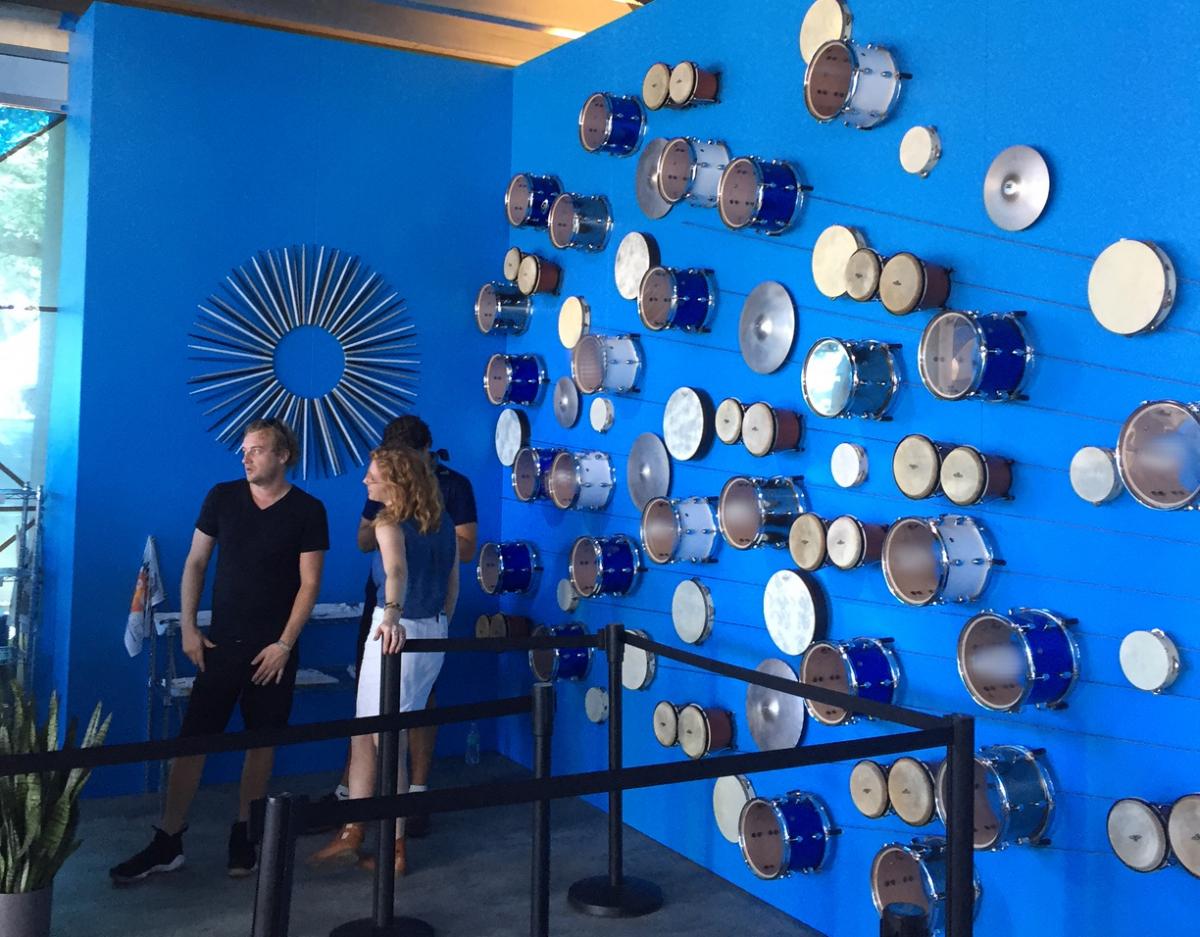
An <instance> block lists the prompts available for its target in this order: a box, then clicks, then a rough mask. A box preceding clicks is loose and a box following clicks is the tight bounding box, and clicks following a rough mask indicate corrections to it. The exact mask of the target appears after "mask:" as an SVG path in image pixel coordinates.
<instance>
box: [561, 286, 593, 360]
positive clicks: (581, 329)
mask: <svg viewBox="0 0 1200 937" xmlns="http://www.w3.org/2000/svg"><path fill="white" fill-rule="evenodd" d="M591 322H592V307H591V306H589V305H588V304H587V300H585V299H584V298H583V297H582V296H568V297H567V298H566V299H564V300H563V304H562V306H560V307H559V310H558V340H559V341H560V342H562V346H563V348H567V349H571V348H574V347H575V346H576V345H578V344H579V340H580V339H581V338H583V336H585V335H587V333H588V329H589V328H590V326H591Z"/></svg>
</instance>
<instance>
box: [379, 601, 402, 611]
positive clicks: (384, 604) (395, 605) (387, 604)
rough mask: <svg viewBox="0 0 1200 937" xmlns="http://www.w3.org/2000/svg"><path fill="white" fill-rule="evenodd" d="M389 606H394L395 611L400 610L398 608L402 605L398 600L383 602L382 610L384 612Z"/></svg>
mask: <svg viewBox="0 0 1200 937" xmlns="http://www.w3.org/2000/svg"><path fill="white" fill-rule="evenodd" d="M390 608H394V609H395V610H396V611H400V609H401V608H403V606H402V605H401V604H400V603H399V602H384V603H383V610H384V611H385V612H386V611H387V610H388V609H390Z"/></svg>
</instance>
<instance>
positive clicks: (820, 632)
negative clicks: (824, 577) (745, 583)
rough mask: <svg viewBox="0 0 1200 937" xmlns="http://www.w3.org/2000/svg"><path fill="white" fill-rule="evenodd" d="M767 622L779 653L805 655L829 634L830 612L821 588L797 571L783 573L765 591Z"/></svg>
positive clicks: (768, 581) (772, 578) (777, 575)
mask: <svg viewBox="0 0 1200 937" xmlns="http://www.w3.org/2000/svg"><path fill="white" fill-rule="evenodd" d="M763 618H764V619H766V623H767V633H768V634H770V635H771V640H772V641H774V642H775V646H776V647H778V648H779V650H781V651H782V652H783V653H784V654H792V655H798V654H803V653H804V652H805V651H806V650H807V649H808V646H809V645H810V644H812V643H813V641H814V640H815V639H816V638H819V637H822V636H824V634H825V630H826V625H827V619H828V608H827V605H826V602H825V596H824V594H823V593H822V592H821V587H820V585H819V584H818V583H817V581H816V580H815V579H813V578H812V577H810V576H805V575H804V574H802V573H800V572H797V571H796V570H792V569H781V570H779V572H777V573H775V574H774V575H773V576H772V577H771V578H770V579H768V580H767V587H766V588H765V589H764V590H763Z"/></svg>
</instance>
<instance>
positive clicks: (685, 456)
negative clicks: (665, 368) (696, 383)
mask: <svg viewBox="0 0 1200 937" xmlns="http://www.w3.org/2000/svg"><path fill="white" fill-rule="evenodd" d="M712 412H713V407H712V401H711V400H709V398H708V395H707V394H705V393H704V392H703V391H700V390H696V389H695V388H694V387H680V388H677V389H676V390H675V391H674V392H673V393H672V394H671V396H670V397H668V398H667V405H666V407H665V408H664V409H663V443H664V444H665V445H666V447H667V452H669V453H671V457H672V458H674V459H679V460H681V461H684V462H686V461H688V460H689V459H696V458H699V457H700V456H702V455H704V453H705V452H707V451H708V447H709V445H711V443H712V422H713V420H712Z"/></svg>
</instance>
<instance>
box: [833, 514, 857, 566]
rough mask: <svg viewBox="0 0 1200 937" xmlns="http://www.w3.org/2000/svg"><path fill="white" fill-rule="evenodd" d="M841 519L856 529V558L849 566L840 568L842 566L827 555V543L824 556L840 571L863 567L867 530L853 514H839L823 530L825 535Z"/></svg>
mask: <svg viewBox="0 0 1200 937" xmlns="http://www.w3.org/2000/svg"><path fill="white" fill-rule="evenodd" d="M843 517H844V518H846V519H848V520H850V521H852V522H853V524H854V526H855V527H856V528H857V529H858V543H859V551H858V554H857V556H856V557H855V562H854V563H852V564H851V565H850V566H842V565H840V564H838V563H836V562H834V559H833V557H832V556H830V555H829V546H828V543H827V544H826V547H825V555H826V556H829V562H830V563H833V565H834V566H836V567H837V568H838V569H841V570H847V569H857V568H858V567H859V566H862V565H864V560H866V558H867V529H866V527H865V526H863V522H862V521H861V520H859V519H858V518H857V517H855V516H854V515H853V514H840V515H838V516H837V517H835V518H834V519H833V520H831V521H830V522H829V524H828V526H827V527H826V528H825V533H826V535H827V536H828V533H829V528H830V527H832V526H833V525H834V524H835V523H837V522H838V521H840V520H841V519H842V518H843Z"/></svg>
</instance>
